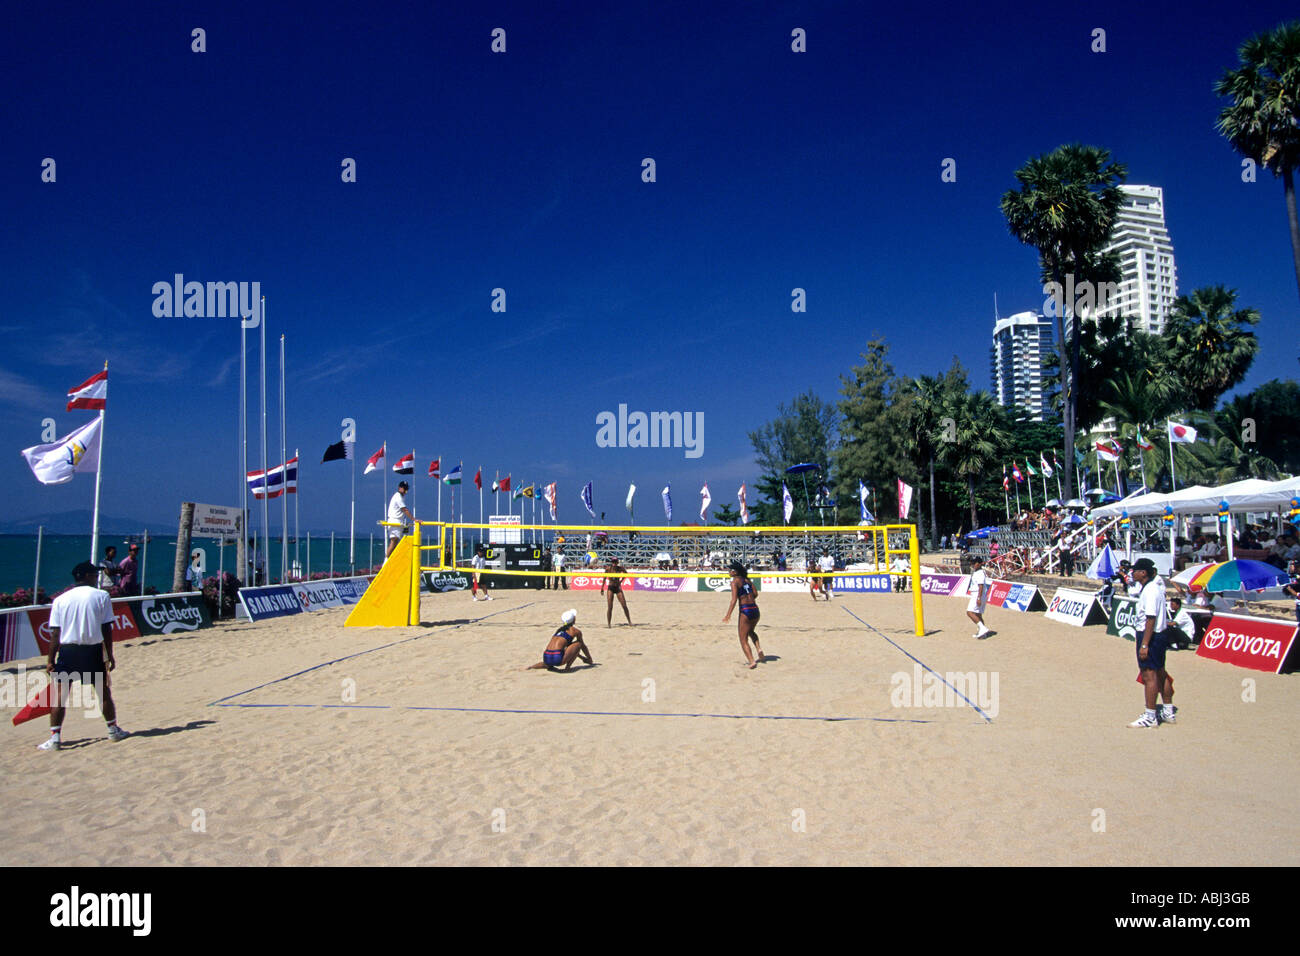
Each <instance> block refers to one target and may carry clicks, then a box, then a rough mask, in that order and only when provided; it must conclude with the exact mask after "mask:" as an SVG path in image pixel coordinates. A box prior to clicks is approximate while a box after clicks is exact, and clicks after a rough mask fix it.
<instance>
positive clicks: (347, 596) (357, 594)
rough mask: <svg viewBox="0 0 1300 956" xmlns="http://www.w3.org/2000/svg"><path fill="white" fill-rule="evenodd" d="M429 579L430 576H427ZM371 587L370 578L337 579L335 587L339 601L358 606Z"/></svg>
mask: <svg viewBox="0 0 1300 956" xmlns="http://www.w3.org/2000/svg"><path fill="white" fill-rule="evenodd" d="M425 577H426V578H427V577H428V575H425ZM369 585H370V579H369V578H337V579H335V581H334V587H335V589H336V590H337V591H338V592H339V600H341V601H342V602H343V603H344V604H356V603H357V602H358V601H360V600H361V595H363V594H365V593H366V588H367V587H369Z"/></svg>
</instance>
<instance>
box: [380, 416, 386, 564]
mask: <svg viewBox="0 0 1300 956" xmlns="http://www.w3.org/2000/svg"><path fill="white" fill-rule="evenodd" d="M379 457H380V458H382V459H383V460H384V504H383V507H382V508H381V510H380V512H379V520H380V521H387V520H388V440H387V439H384V449H383V453H382V454H381V455H380V456H379ZM379 527H381V528H384V526H383V525H382V524H381V525H380V526H379ZM383 540H384V541H387V540H388V529H387V528H384V534H383Z"/></svg>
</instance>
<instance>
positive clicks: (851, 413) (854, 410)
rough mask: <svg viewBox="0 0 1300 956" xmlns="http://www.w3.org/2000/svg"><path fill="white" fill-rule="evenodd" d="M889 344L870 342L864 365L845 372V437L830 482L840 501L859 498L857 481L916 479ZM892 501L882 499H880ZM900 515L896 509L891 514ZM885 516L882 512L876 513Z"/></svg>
mask: <svg viewBox="0 0 1300 956" xmlns="http://www.w3.org/2000/svg"><path fill="white" fill-rule="evenodd" d="M888 354H889V346H888V345H887V344H886V343H885V340H884V339H883V338H880V337H876V338H873V339H872V340H871V341H870V342H868V343H867V350H866V351H865V352H863V353H862V364H861V365H855V366H854V367H853V368H852V369H850V372H849V374H848V375H841V376H840V395H841V396H842V397H841V399H840V402H839V409H840V412H841V413H842V415H843V420H842V423H841V425H840V436H841V441H840V445H839V447H838V448H836V449H835V452H834V463H835V475H836V478H837V480H836V481H835V482H833V483H832V484H831V487H832V489H833V490H834V492H835V495H836V498H837V499H838V500H843V499H845V498H848V499H851V500H854V501H856V500H857V498H858V482H859V481H862V482H864V483H865V484H866V485H867V487H869V488H877V489H883V488H893V487H894V482H895V480H896V479H897V478H899V477H902V476H903V475H907V476H908V477H914V473H913V471H912V467H911V465H910V463H909V461H908V458H907V455H906V454H905V453H904V448H903V443H904V441H905V438H904V436H905V435H906V423H905V422H904V421H900V418H899V412H900V409H899V408H896V407H895V406H894V397H895V392H896V391H898V388H899V384H900V383H899V380H898V379H897V378H896V377H895V375H894V369H893V367H892V366H891V365H890V364H889V361H888V359H887V356H888ZM886 500H890V501H892V500H893V496H892V495H883V496H878V497H877V503H878V504H880V503H883V502H884V501H886ZM896 515H897V511H895V512H894V514H893V515H891V516H890V517H894V516H896ZM876 517H877V518H880V517H881V516H880V515H877V516H876Z"/></svg>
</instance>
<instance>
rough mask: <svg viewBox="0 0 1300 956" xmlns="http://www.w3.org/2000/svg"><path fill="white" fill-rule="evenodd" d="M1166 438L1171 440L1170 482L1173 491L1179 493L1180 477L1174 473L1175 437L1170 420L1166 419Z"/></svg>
mask: <svg viewBox="0 0 1300 956" xmlns="http://www.w3.org/2000/svg"><path fill="white" fill-rule="evenodd" d="M1165 438H1167V439H1168V440H1169V481H1170V484H1171V485H1172V490H1173V491H1177V490H1178V475H1177V474H1176V473H1175V472H1174V435H1173V428H1172V427H1171V422H1170V420H1169V419H1168V418H1166V419H1165Z"/></svg>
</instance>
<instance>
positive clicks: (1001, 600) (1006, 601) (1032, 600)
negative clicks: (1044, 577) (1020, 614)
mask: <svg viewBox="0 0 1300 956" xmlns="http://www.w3.org/2000/svg"><path fill="white" fill-rule="evenodd" d="M989 603H990V604H992V605H994V606H996V607H1000V608H1003V609H1004V610H1007V611H1041V610H1043V609H1044V608H1046V607H1047V602H1046V601H1044V600H1043V596H1042V595H1041V594H1039V593H1038V587H1037V585H1033V584H1021V583H1016V582H1012V581H994V582H993V588H992V590H991V591H990V593H989Z"/></svg>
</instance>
